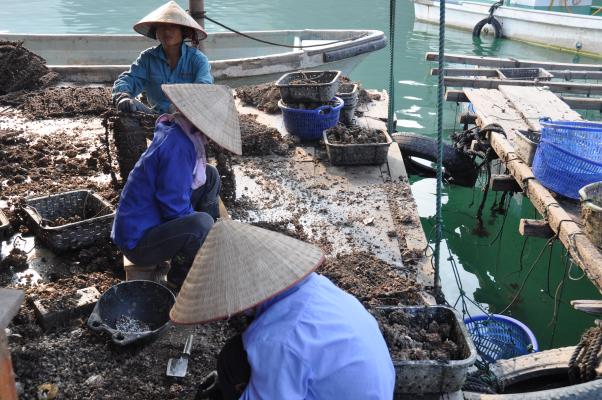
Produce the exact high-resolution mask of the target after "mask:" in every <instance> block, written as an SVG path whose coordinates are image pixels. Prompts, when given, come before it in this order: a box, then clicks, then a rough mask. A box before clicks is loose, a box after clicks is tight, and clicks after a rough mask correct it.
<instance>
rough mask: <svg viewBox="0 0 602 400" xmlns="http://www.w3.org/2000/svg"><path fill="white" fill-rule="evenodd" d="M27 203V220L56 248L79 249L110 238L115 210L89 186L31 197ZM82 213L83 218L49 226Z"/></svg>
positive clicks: (36, 232)
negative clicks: (87, 187)
mask: <svg viewBox="0 0 602 400" xmlns="http://www.w3.org/2000/svg"><path fill="white" fill-rule="evenodd" d="M25 202H26V205H25V206H24V207H23V211H24V212H25V215H26V217H27V218H26V219H27V224H28V226H29V227H30V228H31V229H32V230H33V231H34V234H35V235H36V237H37V238H38V239H40V241H41V242H42V243H44V244H45V245H46V246H48V247H49V248H50V249H51V250H53V251H55V252H62V251H68V250H76V249H79V248H82V247H86V246H89V245H91V244H93V243H94V242H95V241H97V240H99V239H105V238H108V237H109V235H110V233H111V226H112V224H113V218H114V217H115V211H114V210H113V207H112V206H111V205H110V204H109V203H108V202H107V201H106V200H104V199H103V198H102V197H100V196H98V195H97V194H95V193H93V192H92V191H89V190H75V191H72V192H65V193H60V194H56V195H51V196H44V197H36V198H31V199H27V200H26V201H25ZM75 215H79V216H80V217H82V220H81V221H77V222H72V223H67V224H65V225H61V226H49V222H52V221H56V220H57V219H58V218H65V219H68V218H71V217H73V216H75Z"/></svg>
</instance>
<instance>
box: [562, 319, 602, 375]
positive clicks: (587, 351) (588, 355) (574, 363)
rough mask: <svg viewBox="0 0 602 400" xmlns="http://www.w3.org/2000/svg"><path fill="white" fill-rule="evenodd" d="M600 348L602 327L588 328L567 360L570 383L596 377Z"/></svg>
mask: <svg viewBox="0 0 602 400" xmlns="http://www.w3.org/2000/svg"><path fill="white" fill-rule="evenodd" d="M601 348H602V328H600V327H593V328H589V329H588V330H587V331H585V333H584V334H583V336H581V340H580V341H579V344H578V345H577V347H576V348H575V351H574V352H573V355H572V356H571V359H570V361H569V371H568V373H569V381H570V383H571V384H572V385H574V384H577V383H580V382H587V381H591V380H594V379H596V377H597V376H596V375H597V374H596V368H597V367H598V364H599V361H598V353H599V352H600V349H601Z"/></svg>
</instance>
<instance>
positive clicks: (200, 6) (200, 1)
mask: <svg viewBox="0 0 602 400" xmlns="http://www.w3.org/2000/svg"><path fill="white" fill-rule="evenodd" d="M188 12H189V13H190V16H191V17H192V18H194V20H195V21H196V22H198V23H199V25H201V27H202V28H203V29H205V0H188ZM198 48H199V50H201V51H202V52H204V51H205V43H204V42H200V43H199V46H198Z"/></svg>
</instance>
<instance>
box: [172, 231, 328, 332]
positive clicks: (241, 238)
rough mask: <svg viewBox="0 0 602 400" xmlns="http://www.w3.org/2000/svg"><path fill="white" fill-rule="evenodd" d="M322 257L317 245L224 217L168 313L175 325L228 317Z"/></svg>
mask: <svg viewBox="0 0 602 400" xmlns="http://www.w3.org/2000/svg"><path fill="white" fill-rule="evenodd" d="M323 260H324V256H323V255H322V252H321V251H320V249H319V248H317V247H316V246H313V245H310V244H307V243H304V242H302V241H300V240H297V239H294V238H292V237H289V236H286V235H283V234H281V233H278V232H273V231H269V230H266V229H263V228H259V227H256V226H252V225H248V224H244V223H242V222H238V221H233V220H230V219H227V220H220V221H219V222H217V223H216V224H215V225H214V226H213V228H211V230H210V231H209V234H208V235H207V238H206V239H205V242H204V243H203V246H202V247H201V249H200V250H199V252H198V253H197V256H196V258H195V259H194V262H193V264H192V268H191V269H190V272H189V273H188V276H187V277H186V280H185V281H184V285H183V286H182V289H181V290H180V294H178V297H177V299H176V304H175V305H174V306H173V307H172V309H171V311H170V313H169V316H170V318H171V320H172V321H173V322H174V323H176V324H199V323H203V322H209V321H215V320H219V319H225V318H229V317H230V316H232V315H235V314H237V313H240V312H241V311H244V310H247V309H249V308H252V307H254V306H256V305H258V304H260V303H262V302H264V301H265V300H268V299H270V298H272V297H274V296H275V295H277V294H279V293H281V292H283V291H284V290H286V289H288V288H289V287H291V286H293V285H294V284H295V283H297V282H299V281H300V280H301V279H303V278H304V277H305V276H307V275H308V274H309V273H311V272H312V271H313V270H315V269H316V268H317V267H318V266H319V265H320V264H321V263H322V261H323Z"/></svg>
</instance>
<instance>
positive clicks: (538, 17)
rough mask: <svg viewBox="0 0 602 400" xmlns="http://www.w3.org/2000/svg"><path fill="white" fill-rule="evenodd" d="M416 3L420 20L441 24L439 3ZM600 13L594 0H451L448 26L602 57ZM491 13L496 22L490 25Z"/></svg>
mask: <svg viewBox="0 0 602 400" xmlns="http://www.w3.org/2000/svg"><path fill="white" fill-rule="evenodd" d="M413 2H414V13H415V18H416V19H417V20H419V21H425V22H430V23H434V24H438V23H439V1H437V0H413ZM567 2H571V3H572V4H573V5H572V6H569V5H567ZM544 3H545V4H544ZM492 6H494V9H493V10H492ZM560 10H563V11H560ZM601 10H602V5H599V6H598V5H592V0H513V1H511V2H510V5H500V3H493V2H486V1H483V2H479V1H463V0H455V1H454V0H452V1H446V3H445V25H446V26H450V27H456V28H460V29H466V30H471V31H473V33H477V35H478V34H479V33H480V32H481V31H483V32H486V33H489V34H494V35H495V36H497V37H502V36H503V37H506V38H508V39H514V40H520V41H523V42H527V43H532V44H536V45H539V46H546V47H551V48H557V49H559V50H563V51H572V52H577V53H579V54H583V55H587V56H593V57H602V40H600V38H602V11H601ZM490 12H492V13H493V18H494V20H495V21H492V23H487V21H485V20H487V19H488V18H489V15H490ZM590 14H591V15H590ZM478 25H480V27H479V26H478ZM477 28H478V32H475V30H477ZM517 56H519V55H517Z"/></svg>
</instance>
